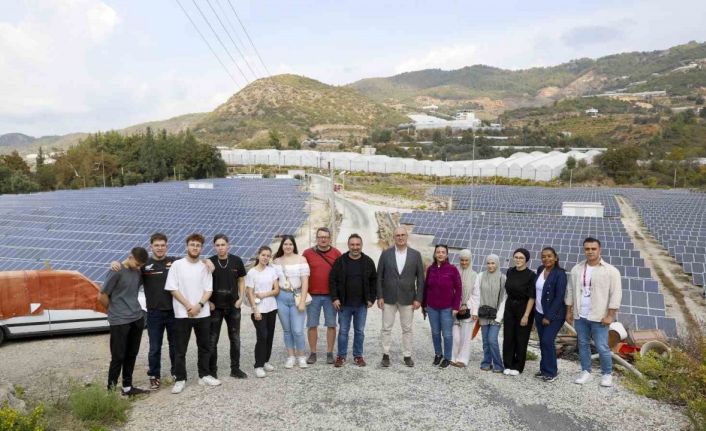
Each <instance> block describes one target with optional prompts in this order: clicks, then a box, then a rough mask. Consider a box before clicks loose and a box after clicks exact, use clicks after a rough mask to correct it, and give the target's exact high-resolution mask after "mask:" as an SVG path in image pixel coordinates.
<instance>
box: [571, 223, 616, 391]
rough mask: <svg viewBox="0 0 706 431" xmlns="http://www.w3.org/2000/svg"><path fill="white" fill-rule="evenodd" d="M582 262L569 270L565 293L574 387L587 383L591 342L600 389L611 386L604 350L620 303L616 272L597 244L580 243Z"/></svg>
mask: <svg viewBox="0 0 706 431" xmlns="http://www.w3.org/2000/svg"><path fill="white" fill-rule="evenodd" d="M583 252H584V254H585V255H586V260H585V261H583V262H579V263H578V264H577V265H576V266H574V267H573V268H572V269H571V274H570V277H569V286H568V288H567V289H566V298H565V303H566V321H567V322H568V323H569V324H571V323H573V324H574V329H575V330H576V335H577V338H578V345H579V358H580V360H581V375H580V376H579V377H578V378H577V379H576V380H574V383H576V384H578V385H583V384H585V383H587V382H588V381H589V380H591V340H593V342H594V343H595V345H596V349H597V350H598V355H599V358H600V361H601V383H600V384H601V386H604V387H610V386H612V385H613V376H612V373H613V362H612V354H611V351H610V347H608V326H609V325H610V324H611V323H613V322H614V321H615V317H616V314H617V312H618V309H619V308H620V301H621V299H622V293H623V291H622V286H621V281H620V272H619V271H618V269H617V268H616V267H614V266H613V265H610V264H609V263H608V262H606V261H604V260H603V259H602V258H601V242H600V241H599V240H597V239H596V238H591V237H588V238H586V239H585V240H584V241H583Z"/></svg>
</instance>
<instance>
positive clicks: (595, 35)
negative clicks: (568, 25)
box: [561, 25, 625, 48]
mask: <svg viewBox="0 0 706 431" xmlns="http://www.w3.org/2000/svg"><path fill="white" fill-rule="evenodd" d="M624 36H625V32H624V31H623V30H622V29H621V28H617V27H609V26H603V25H589V26H581V27H574V28H572V29H570V30H568V31H567V32H565V33H564V34H562V35H561V40H562V42H564V43H565V44H566V45H568V46H570V47H573V48H582V47H585V46H587V45H600V44H605V43H608V42H614V41H616V40H620V39H622V38H623V37H624Z"/></svg>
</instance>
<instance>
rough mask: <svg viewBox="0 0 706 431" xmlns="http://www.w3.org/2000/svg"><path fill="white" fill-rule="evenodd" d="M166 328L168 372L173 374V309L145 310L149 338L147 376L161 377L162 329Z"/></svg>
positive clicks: (174, 342)
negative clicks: (169, 365)
mask: <svg viewBox="0 0 706 431" xmlns="http://www.w3.org/2000/svg"><path fill="white" fill-rule="evenodd" d="M165 329H166V330H167V342H168V343H169V361H170V364H171V370H170V374H171V375H172V376H173V375H175V374H174V372H175V368H174V352H176V350H175V349H176V339H175V338H174V336H175V332H174V311H173V310H147V336H148V337H149V340H150V351H149V354H148V355H147V362H148V363H149V371H147V375H148V376H152V377H157V378H159V377H161V373H162V341H163V340H164V330H165Z"/></svg>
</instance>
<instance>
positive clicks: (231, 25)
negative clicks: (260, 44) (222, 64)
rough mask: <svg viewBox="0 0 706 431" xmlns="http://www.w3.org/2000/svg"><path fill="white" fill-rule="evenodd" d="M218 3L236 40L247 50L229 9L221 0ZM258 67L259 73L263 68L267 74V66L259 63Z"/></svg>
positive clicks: (217, 0)
mask: <svg viewBox="0 0 706 431" xmlns="http://www.w3.org/2000/svg"><path fill="white" fill-rule="evenodd" d="M216 4H218V9H220V11H221V12H222V14H223V16H224V17H225V19H226V22H227V23H228V26H229V27H230V29H231V30H232V32H233V36H234V37H235V40H236V41H238V44H239V45H240V46H242V47H243V51H247V50H248V49H247V45H246V44H245V43H244V42H243V40H242V39H241V37H240V36H239V35H238V30H237V29H236V27H235V25H234V24H233V21H231V19H230V16H229V15H230V14H229V13H228V11H226V8H225V7H224V6H223V4H222V3H221V0H216ZM256 67H257V66H256ZM257 69H258V73H259V72H260V71H261V70H264V71H265V75H264V76H267V71H266V70H265V68H263V67H262V64H259V67H257Z"/></svg>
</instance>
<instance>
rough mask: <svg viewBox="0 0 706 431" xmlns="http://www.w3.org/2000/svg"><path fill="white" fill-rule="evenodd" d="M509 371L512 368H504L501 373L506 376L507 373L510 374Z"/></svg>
mask: <svg viewBox="0 0 706 431" xmlns="http://www.w3.org/2000/svg"><path fill="white" fill-rule="evenodd" d="M510 371H512V370H510V369H509V368H505V369H504V370H503V374H505V375H506V376H509V375H510Z"/></svg>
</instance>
